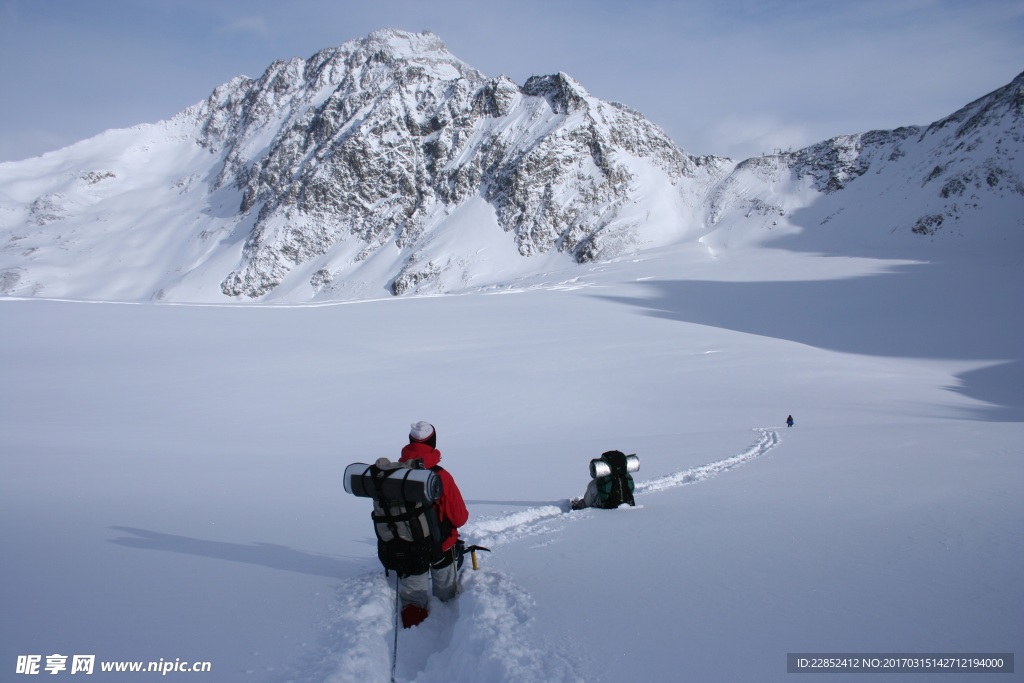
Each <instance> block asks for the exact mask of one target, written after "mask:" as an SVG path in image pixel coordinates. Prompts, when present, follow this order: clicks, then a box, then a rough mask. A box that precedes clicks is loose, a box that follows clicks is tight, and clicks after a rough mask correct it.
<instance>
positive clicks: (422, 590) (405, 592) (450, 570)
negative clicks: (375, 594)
mask: <svg viewBox="0 0 1024 683" xmlns="http://www.w3.org/2000/svg"><path fill="white" fill-rule="evenodd" d="M431 579H433V583H434V597H435V598H437V599H438V600H440V601H441V602H448V601H449V600H451V599H452V598H454V597H455V594H456V593H457V592H458V585H457V583H456V566H455V563H454V562H452V563H450V564H448V566H446V567H441V568H440V569H434V568H431V569H429V570H428V571H425V572H423V573H422V574H413V575H412V576H407V577H405V578H404V579H403V578H401V577H399V579H398V595H399V596H400V597H401V598H402V607H405V606H406V605H409V604H412V605H418V606H420V607H422V608H423V609H429V608H428V604H429V603H430V583H431Z"/></svg>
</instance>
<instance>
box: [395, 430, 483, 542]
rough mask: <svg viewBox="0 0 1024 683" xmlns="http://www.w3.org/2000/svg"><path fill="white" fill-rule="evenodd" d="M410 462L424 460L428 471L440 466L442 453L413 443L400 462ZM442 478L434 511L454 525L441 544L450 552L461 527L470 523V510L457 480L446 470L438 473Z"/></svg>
mask: <svg viewBox="0 0 1024 683" xmlns="http://www.w3.org/2000/svg"><path fill="white" fill-rule="evenodd" d="M409 460H422V461H423V466H424V467H426V468H427V469H430V468H431V467H434V466H436V465H438V464H439V463H440V462H441V451H439V450H437V449H436V448H431V447H430V446H428V445H427V444H425V443H411V444H409V445H408V446H406V447H405V448H403V449H402V457H401V458H399V459H398V461H399V462H408V461H409ZM438 475H439V476H440V477H441V484H442V485H443V487H444V488H443V491H442V493H441V497H440V498H438V499H437V500H436V501H435V502H434V509H435V510H437V517H438V521H439V522H444V521H445V520H448V522H449V523H450V524H451V525H452V533H451V535H449V536H448V538H446V539H445V540H444V542H443V543H442V544H441V549H442V550H448V549H450V548H451V547H452V546H453V545H455V542H456V541H457V540H459V529H458V528H459V527H460V526H462V525H463V524H465V523H466V522H467V521H469V510H467V509H466V501H464V500H463V499H462V492H461V491H459V487H458V485H456V483H455V479H454V478H452V475H451V474H450V473H449V472H448V470H446V469H441V470H440V471H439V472H438Z"/></svg>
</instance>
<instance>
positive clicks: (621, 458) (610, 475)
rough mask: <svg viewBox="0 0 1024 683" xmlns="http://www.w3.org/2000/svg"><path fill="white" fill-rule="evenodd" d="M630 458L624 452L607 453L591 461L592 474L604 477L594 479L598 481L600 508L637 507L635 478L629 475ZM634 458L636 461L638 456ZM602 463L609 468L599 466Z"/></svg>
mask: <svg viewBox="0 0 1024 683" xmlns="http://www.w3.org/2000/svg"><path fill="white" fill-rule="evenodd" d="M629 457H630V456H627V455H626V454H625V453H623V452H622V451H606V452H604V453H602V454H601V457H600V458H595V459H594V460H592V461H591V473H592V474H598V473H600V474H601V475H603V476H595V477H594V478H595V479H596V481H597V500H598V504H599V505H600V507H603V508H617V507H619V506H620V505H622V504H623V503H627V504H628V505H630V506H636V501H635V500H634V499H633V486H634V484H633V477H632V476H631V475H630V474H629V472H630V468H629V461H628V458H629ZM633 458H634V460H635V458H636V456H633ZM602 462H603V463H605V464H607V468H605V467H601V466H599V465H598V463H602ZM636 462H637V463H638V462H639V461H636ZM637 467H639V465H637ZM609 470H610V471H609ZM605 472H607V474H605Z"/></svg>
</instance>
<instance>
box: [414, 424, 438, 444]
mask: <svg viewBox="0 0 1024 683" xmlns="http://www.w3.org/2000/svg"><path fill="white" fill-rule="evenodd" d="M433 433H434V425H432V424H430V423H429V422H424V421H423V420H420V421H419V422H415V423H413V425H412V427H411V428H410V429H409V438H410V439H412V440H413V441H426V440H427V439H429V438H430V435H431V434H433Z"/></svg>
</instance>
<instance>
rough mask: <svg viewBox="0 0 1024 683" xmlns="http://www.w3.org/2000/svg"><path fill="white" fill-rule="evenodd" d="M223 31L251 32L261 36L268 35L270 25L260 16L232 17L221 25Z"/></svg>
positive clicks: (267, 36) (265, 36)
mask: <svg viewBox="0 0 1024 683" xmlns="http://www.w3.org/2000/svg"><path fill="white" fill-rule="evenodd" d="M221 32H223V33H251V34H253V35H256V36H259V37H261V38H269V37H270V26H269V25H268V24H267V20H266V19H264V18H263V17H262V16H249V17H241V18H238V19H232V20H231V21H229V22H228V23H226V24H225V25H224V26H222V27H221Z"/></svg>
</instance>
